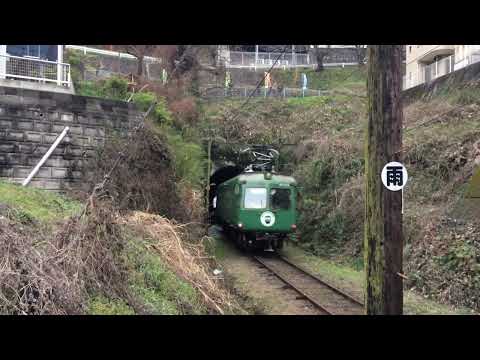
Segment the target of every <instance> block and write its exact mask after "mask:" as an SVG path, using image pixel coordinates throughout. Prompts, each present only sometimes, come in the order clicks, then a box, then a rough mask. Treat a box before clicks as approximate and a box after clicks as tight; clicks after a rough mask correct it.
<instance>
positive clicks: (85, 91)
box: [76, 76, 128, 101]
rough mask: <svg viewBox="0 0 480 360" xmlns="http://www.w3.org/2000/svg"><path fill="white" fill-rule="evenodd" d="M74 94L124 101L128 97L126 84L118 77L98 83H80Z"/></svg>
mask: <svg viewBox="0 0 480 360" xmlns="http://www.w3.org/2000/svg"><path fill="white" fill-rule="evenodd" d="M76 92H77V94H78V95H82V96H93V97H100V98H105V99H112V100H124V101H125V100H126V99H127V96H128V82H127V80H125V79H123V78H121V77H118V76H112V77H110V78H108V79H106V80H99V81H80V82H79V83H78V84H77V88H76Z"/></svg>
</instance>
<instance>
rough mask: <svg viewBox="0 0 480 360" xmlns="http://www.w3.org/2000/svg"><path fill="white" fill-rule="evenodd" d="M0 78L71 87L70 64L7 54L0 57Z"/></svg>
mask: <svg viewBox="0 0 480 360" xmlns="http://www.w3.org/2000/svg"><path fill="white" fill-rule="evenodd" d="M7 61H8V62H7ZM0 78H14V79H21V80H33V81H38V82H52V83H57V84H58V85H64V86H67V87H70V86H71V78H70V64H67V63H63V62H62V63H61V62H55V61H50V60H44V59H38V58H31V57H22V56H15V55H8V54H6V55H5V54H2V55H0Z"/></svg>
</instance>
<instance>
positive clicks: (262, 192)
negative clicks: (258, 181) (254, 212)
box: [244, 188, 267, 209]
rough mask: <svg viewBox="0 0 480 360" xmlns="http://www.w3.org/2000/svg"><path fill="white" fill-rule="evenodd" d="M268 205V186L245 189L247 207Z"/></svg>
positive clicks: (259, 207)
mask: <svg viewBox="0 0 480 360" xmlns="http://www.w3.org/2000/svg"><path fill="white" fill-rule="evenodd" d="M266 206H267V189H266V188H246V189H245V202H244V207H245V209H264V208H265V207H266Z"/></svg>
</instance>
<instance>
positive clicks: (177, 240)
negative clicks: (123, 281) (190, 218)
mask: <svg viewBox="0 0 480 360" xmlns="http://www.w3.org/2000/svg"><path fill="white" fill-rule="evenodd" d="M122 222H124V223H125V224H127V225H129V226H132V227H133V228H135V229H136V230H137V231H138V232H139V233H141V234H142V236H143V237H144V238H148V239H149V240H150V242H149V245H148V247H149V249H150V250H151V251H153V252H155V253H157V254H158V255H159V256H160V257H161V258H162V260H163V261H164V263H165V264H166V265H167V266H168V267H169V268H170V270H172V271H173V272H174V273H176V274H177V275H178V276H180V277H181V278H182V279H184V280H186V281H187V282H189V283H190V284H191V285H192V286H194V288H195V289H197V290H198V291H199V292H200V294H201V295H202V297H203V299H204V301H205V304H206V305H207V306H208V307H209V308H210V309H211V310H213V311H214V312H216V313H219V314H222V315H223V314H224V313H225V312H226V311H227V312H228V311H231V310H232V309H233V308H234V304H233V303H232V297H231V295H230V293H229V292H228V291H227V290H226V289H225V288H224V286H223V284H222V282H221V281H220V279H217V278H215V277H213V276H212V275H211V274H212V269H213V266H212V265H214V264H215V263H214V259H213V258H211V257H210V256H207V252H206V250H205V246H204V241H203V240H204V239H202V240H200V241H199V242H197V243H193V242H190V241H185V239H184V238H185V226H186V225H180V224H177V223H175V222H173V221H170V220H168V219H166V218H164V217H162V216H160V215H153V214H147V213H143V212H138V211H137V212H133V213H132V214H131V215H130V216H127V217H125V218H124V219H123V220H122Z"/></svg>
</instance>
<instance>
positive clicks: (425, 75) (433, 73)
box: [403, 55, 455, 90]
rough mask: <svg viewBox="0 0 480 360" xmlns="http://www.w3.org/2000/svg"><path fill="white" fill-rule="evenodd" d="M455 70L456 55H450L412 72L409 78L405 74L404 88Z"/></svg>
mask: <svg viewBox="0 0 480 360" xmlns="http://www.w3.org/2000/svg"><path fill="white" fill-rule="evenodd" d="M453 71H455V58H454V55H450V56H449V57H446V58H443V59H441V60H439V61H436V62H434V63H432V64H429V65H426V66H423V67H421V68H420V71H419V72H414V73H412V74H410V75H409V77H408V78H407V77H406V76H405V77H404V78H403V89H404V90H405V89H409V88H412V87H414V86H417V85H420V84H423V83H426V82H430V81H432V80H435V79H436V78H439V77H440V76H443V75H446V74H449V73H451V72H453Z"/></svg>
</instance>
